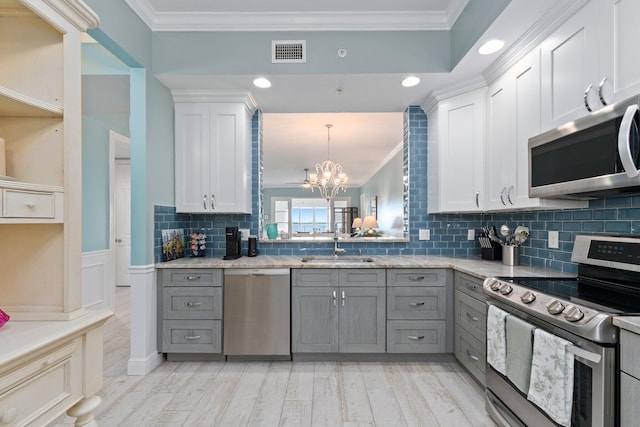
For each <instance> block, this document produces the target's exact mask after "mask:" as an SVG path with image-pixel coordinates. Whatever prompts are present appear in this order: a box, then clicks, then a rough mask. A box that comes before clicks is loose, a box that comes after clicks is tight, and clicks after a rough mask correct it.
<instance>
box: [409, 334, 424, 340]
mask: <svg viewBox="0 0 640 427" xmlns="http://www.w3.org/2000/svg"><path fill="white" fill-rule="evenodd" d="M407 338H409V339H410V340H414V341H420V340H423V339H424V335H407Z"/></svg>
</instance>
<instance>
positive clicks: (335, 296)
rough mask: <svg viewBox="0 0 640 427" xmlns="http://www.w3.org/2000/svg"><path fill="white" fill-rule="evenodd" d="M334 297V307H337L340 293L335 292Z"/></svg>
mask: <svg viewBox="0 0 640 427" xmlns="http://www.w3.org/2000/svg"><path fill="white" fill-rule="evenodd" d="M332 296H333V306H334V307H337V306H338V293H337V292H336V291H333V293H332Z"/></svg>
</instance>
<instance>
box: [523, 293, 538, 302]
mask: <svg viewBox="0 0 640 427" xmlns="http://www.w3.org/2000/svg"><path fill="white" fill-rule="evenodd" d="M535 299H536V294H534V293H533V292H531V291H524V292H523V293H522V295H520V301H522V302H523V303H525V304H531V303H532V302H533V301H535Z"/></svg>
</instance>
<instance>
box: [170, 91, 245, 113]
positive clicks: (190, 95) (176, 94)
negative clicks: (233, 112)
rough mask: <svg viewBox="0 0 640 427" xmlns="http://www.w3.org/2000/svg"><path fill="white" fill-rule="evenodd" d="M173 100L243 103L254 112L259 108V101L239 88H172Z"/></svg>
mask: <svg viewBox="0 0 640 427" xmlns="http://www.w3.org/2000/svg"><path fill="white" fill-rule="evenodd" d="M171 96H173V102H218V103H236V104H237V103H242V104H245V105H246V106H247V108H248V109H249V111H251V113H252V114H253V112H254V111H255V110H257V109H258V103H257V102H256V100H255V98H254V97H253V95H252V94H251V92H247V91H239V90H172V91H171Z"/></svg>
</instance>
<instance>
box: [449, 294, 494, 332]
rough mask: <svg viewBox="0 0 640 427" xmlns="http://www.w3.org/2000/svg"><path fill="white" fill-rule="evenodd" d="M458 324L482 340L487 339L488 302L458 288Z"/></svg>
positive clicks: (456, 300) (456, 298) (456, 305)
mask: <svg viewBox="0 0 640 427" xmlns="http://www.w3.org/2000/svg"><path fill="white" fill-rule="evenodd" d="M454 300H455V310H454V311H455V315H456V326H459V327H462V328H464V329H466V330H467V332H469V333H471V335H473V336H474V337H476V338H477V339H478V340H479V341H480V342H482V343H485V342H486V341H487V304H486V303H485V302H483V301H478V300H477V299H475V298H472V297H470V296H469V295H467V294H465V293H463V292H461V291H459V290H457V289H456V292H455V298H454Z"/></svg>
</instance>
